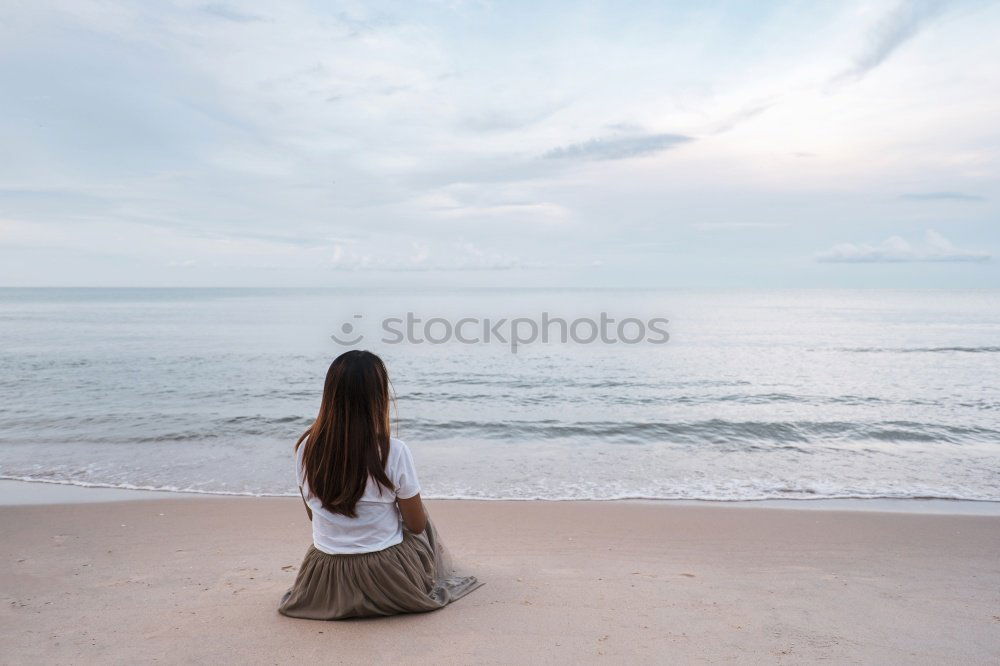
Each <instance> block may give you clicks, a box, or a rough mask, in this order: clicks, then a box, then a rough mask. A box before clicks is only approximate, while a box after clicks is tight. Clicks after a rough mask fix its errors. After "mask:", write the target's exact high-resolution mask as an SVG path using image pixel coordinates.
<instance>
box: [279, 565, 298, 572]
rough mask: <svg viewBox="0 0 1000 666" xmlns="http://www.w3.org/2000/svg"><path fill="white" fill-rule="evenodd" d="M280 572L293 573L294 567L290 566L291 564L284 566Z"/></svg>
mask: <svg viewBox="0 0 1000 666" xmlns="http://www.w3.org/2000/svg"><path fill="white" fill-rule="evenodd" d="M281 570H282V571H295V567H294V566H293V565H291V564H286V565H285V566H283V567H281Z"/></svg>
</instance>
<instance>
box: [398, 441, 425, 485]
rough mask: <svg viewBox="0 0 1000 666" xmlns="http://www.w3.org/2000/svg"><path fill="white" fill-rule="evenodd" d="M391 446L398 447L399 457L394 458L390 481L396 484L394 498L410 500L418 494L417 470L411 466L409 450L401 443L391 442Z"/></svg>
mask: <svg viewBox="0 0 1000 666" xmlns="http://www.w3.org/2000/svg"><path fill="white" fill-rule="evenodd" d="M392 444H393V446H394V447H395V446H398V447H399V455H398V456H396V466H395V469H393V472H394V474H393V479H392V481H393V482H394V483H395V484H396V497H398V498H399V499H410V498H411V497H413V496H415V495H418V494H419V493H420V482H419V481H418V480H417V468H416V466H415V465H414V464H413V454H411V453H410V448H409V447H408V446H407V445H406V444H404V443H403V442H401V441H399V440H398V439H397V440H393V442H392Z"/></svg>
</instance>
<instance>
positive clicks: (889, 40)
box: [830, 0, 947, 85]
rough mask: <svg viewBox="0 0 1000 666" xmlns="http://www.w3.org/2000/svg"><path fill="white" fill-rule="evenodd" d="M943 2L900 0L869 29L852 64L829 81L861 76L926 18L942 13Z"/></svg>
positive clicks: (911, 36)
mask: <svg viewBox="0 0 1000 666" xmlns="http://www.w3.org/2000/svg"><path fill="white" fill-rule="evenodd" d="M946 6H947V5H946V3H945V2H944V1H943V0H902V1H901V2H900V3H899V4H898V5H896V7H895V8H894V9H893V10H892V11H891V12H889V13H888V14H886V15H885V16H884V17H883V18H882V20H881V21H879V22H878V23H877V24H876V25H875V27H874V28H873V29H872V30H871V32H870V33H869V34H868V39H867V40H866V43H865V45H864V48H863V49H862V50H861V51H860V52H859V53H858V54H857V55H856V56H855V57H854V62H853V63H852V64H851V66H850V67H848V68H847V69H845V70H844V71H842V72H840V73H839V74H837V75H836V76H835V77H833V79H832V80H831V81H830V83H831V84H834V85H836V84H840V83H848V82H850V81H857V80H860V79H862V78H864V76H865V75H866V74H868V72H870V71H872V70H873V69H875V68H876V67H878V66H879V65H881V64H882V63H883V62H885V61H886V60H887V59H888V58H889V56H891V55H892V54H893V53H894V52H895V51H896V49H898V48H899V47H900V46H902V45H903V44H904V43H906V42H907V41H908V40H910V39H912V38H913V37H914V36H915V35H916V34H917V33H919V32H920V30H921V29H922V28H923V27H924V26H925V25H926V24H927V23H928V21H930V20H931V19H933V18H935V17H936V16H938V15H939V14H941V13H942V12H943V11H944V10H945V8H946Z"/></svg>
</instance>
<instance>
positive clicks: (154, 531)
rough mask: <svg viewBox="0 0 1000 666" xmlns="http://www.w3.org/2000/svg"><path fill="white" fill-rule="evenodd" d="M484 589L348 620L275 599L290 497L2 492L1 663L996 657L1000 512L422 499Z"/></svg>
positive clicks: (287, 537) (288, 540)
mask: <svg viewBox="0 0 1000 666" xmlns="http://www.w3.org/2000/svg"><path fill="white" fill-rule="evenodd" d="M429 506H430V510H431V511H432V514H433V516H434V518H435V520H436V522H437V524H438V526H439V529H440V530H441V532H442V534H443V535H444V537H445V539H446V541H447V543H448V544H449V545H450V547H451V550H452V552H453V554H454V555H455V557H456V559H457V560H458V561H460V562H461V563H462V564H463V565H464V568H466V569H468V570H469V571H470V572H472V573H475V574H476V575H478V576H479V577H480V578H481V579H482V580H484V581H485V582H486V585H485V586H484V587H483V588H481V589H480V590H478V591H476V592H475V593H473V594H472V595H470V596H469V597H466V598H465V599H462V600H460V601H459V602H457V603H455V604H454V605H452V606H449V607H447V608H445V609H444V610H442V611H439V612H435V613H431V614H427V615H414V616H401V617H393V618H387V619H377V620H358V621H348V622H337V623H329V622H314V621H302V620H292V619H289V618H285V617H282V616H279V615H278V614H277V613H276V612H275V610H274V608H275V604H276V603H277V601H278V598H279V597H280V595H281V593H282V592H283V591H284V590H285V589H286V588H287V587H288V585H289V584H290V583H291V581H292V580H293V578H294V576H295V571H296V569H297V567H298V564H299V561H300V559H301V557H302V555H303V553H304V551H305V549H306V547H307V545H308V543H309V529H308V523H307V522H306V520H305V516H304V513H303V510H302V506H301V504H300V503H299V502H298V501H296V500H295V499H291V498H242V497H205V498H190V497H179V498H177V499H161V498H154V499H146V500H143V501H110V502H103V503H89V502H88V503H73V504H60V505H38V504H35V505H31V504H27V505H21V506H3V507H0V530H2V533H3V535H4V539H3V545H2V546H0V549H2V559H3V571H2V574H0V588H2V597H3V607H2V608H3V610H2V622H0V627H2V628H0V645H2V646H3V648H2V661H3V662H4V663H26V662H46V663H70V662H73V663H80V662H88V663H92V662H119V663H121V662H140V663H150V662H168V663H196V662H197V663H204V662H217V663H233V662H241V663H289V662H292V661H299V660H322V661H325V662H330V663H357V662H370V661H394V662H404V663H570V662H579V661H583V662H594V661H602V660H606V661H607V662H609V663H623V662H628V663H663V662H667V661H670V662H674V663H677V662H685V663H687V662H769V663H802V662H813V661H818V660H833V661H835V662H839V663H847V662H851V663H927V664H941V663H983V664H985V663H995V660H996V658H997V655H998V654H1000V559H998V557H997V552H1000V517H997V516H995V515H992V516H991V515H942V514H928V513H899V512H896V513H890V512H881V511H843V510H795V509H792V510H788V509H777V508H747V507H745V506H726V505H718V506H691V505H677V504H671V503H667V502H659V503H641V502H534V501H528V502H474V501H432V502H430V503H429Z"/></svg>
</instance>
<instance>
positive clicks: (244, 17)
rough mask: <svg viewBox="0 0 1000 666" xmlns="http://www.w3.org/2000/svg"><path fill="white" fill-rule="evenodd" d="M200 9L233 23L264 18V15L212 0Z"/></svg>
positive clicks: (249, 21)
mask: <svg viewBox="0 0 1000 666" xmlns="http://www.w3.org/2000/svg"><path fill="white" fill-rule="evenodd" d="M201 10H202V11H203V12H205V13H206V14H211V15H212V16H215V17H217V18H221V19H226V20H227V21H233V22H235V23H253V22H254V21H263V20H264V17H262V16H259V15H257V14H250V13H248V12H244V11H240V10H239V9H237V8H235V7H230V6H229V5H225V4H223V3H221V2H213V3H211V4H207V5H203V6H202V8H201Z"/></svg>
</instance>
